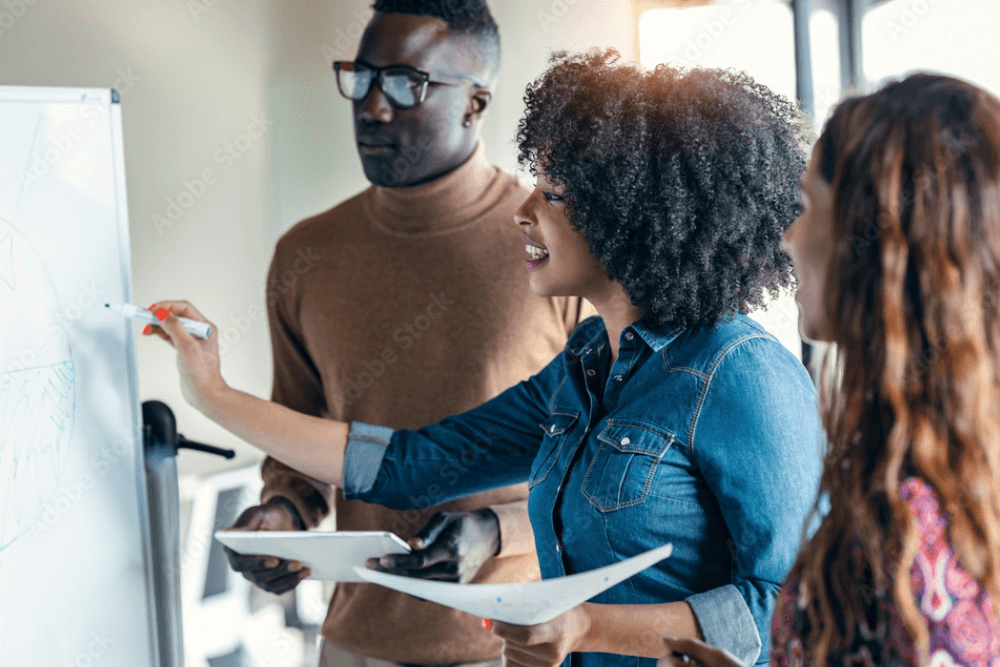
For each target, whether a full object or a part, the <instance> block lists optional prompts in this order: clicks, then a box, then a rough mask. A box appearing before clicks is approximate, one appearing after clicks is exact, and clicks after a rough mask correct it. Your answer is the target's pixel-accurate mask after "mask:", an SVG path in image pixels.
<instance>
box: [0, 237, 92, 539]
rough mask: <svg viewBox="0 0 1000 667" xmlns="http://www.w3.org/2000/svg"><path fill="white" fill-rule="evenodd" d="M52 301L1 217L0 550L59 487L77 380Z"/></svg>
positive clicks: (48, 286) (36, 266) (31, 254)
mask: <svg viewBox="0 0 1000 667" xmlns="http://www.w3.org/2000/svg"><path fill="white" fill-rule="evenodd" d="M60 312H61V310H60V308H59V300H58V297H57V295H56V290H55V286H54V284H53V282H52V278H51V276H50V275H49V272H48V270H47V269H46V267H45V263H44V261H43V260H42V258H41V257H40V256H39V254H38V252H37V251H36V250H35V248H34V246H32V244H31V242H30V241H29V240H28V239H27V238H26V237H25V236H24V235H23V234H21V232H19V231H18V230H17V229H16V228H15V227H14V226H12V225H11V224H10V223H8V222H7V221H6V220H4V219H2V218H0V315H2V317H0V551H3V550H4V549H5V548H7V547H8V546H10V545H11V544H12V543H13V542H14V541H15V540H17V539H18V538H19V537H21V536H22V535H24V534H25V533H26V532H27V531H28V530H29V529H30V528H31V526H32V525H33V524H34V523H35V522H36V521H37V520H38V519H39V517H40V516H41V514H42V513H43V512H44V511H45V508H46V506H47V505H48V503H49V501H50V500H51V499H52V497H53V495H54V494H55V492H56V490H57V489H58V487H59V482H60V478H61V475H62V472H63V468H64V467H65V464H66V460H67V454H68V452H69V448H70V442H71V440H72V436H73V423H74V417H75V414H74V409H75V403H76V391H75V388H76V381H75V376H74V369H73V357H72V353H71V350H70V346H69V340H68V338H67V336H66V332H65V330H64V329H63V327H62V326H61V324H60V315H59V314H60Z"/></svg>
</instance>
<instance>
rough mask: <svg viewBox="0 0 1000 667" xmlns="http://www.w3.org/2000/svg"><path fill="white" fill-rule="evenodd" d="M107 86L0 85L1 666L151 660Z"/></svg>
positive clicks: (138, 664)
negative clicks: (119, 308) (119, 307)
mask: <svg viewBox="0 0 1000 667" xmlns="http://www.w3.org/2000/svg"><path fill="white" fill-rule="evenodd" d="M116 99H117V96H116V95H115V94H114V93H113V92H112V91H109V90H99V89H61V88H24V87H5V86H0V656H2V657H0V663H2V664H3V665H5V666H6V665H11V666H15V665H16V666H21V665H64V664H72V665H84V664H94V665H97V664H100V665H102V666H107V667H145V666H153V665H155V664H156V661H155V659H154V657H153V656H154V655H155V652H154V637H155V623H154V620H153V619H152V616H151V615H152V613H153V612H152V609H153V608H154V606H153V605H152V595H153V592H152V584H151V581H152V576H151V575H152V571H151V563H150V542H149V534H148V530H149V526H148V521H147V519H146V517H147V509H146V491H145V478H144V473H143V469H142V464H143V460H142V438H141V433H142V430H141V423H142V416H141V414H142V413H141V409H140V403H139V393H138V381H137V375H136V365H135V359H136V355H135V331H134V325H133V323H132V322H130V321H127V320H125V319H124V318H122V317H121V316H120V315H116V314H113V313H110V312H109V311H108V310H107V309H105V308H104V307H103V306H104V303H105V302H112V303H114V302H117V303H122V302H129V303H131V301H132V284H131V260H130V247H129V236H128V214H127V206H126V197H125V174H124V157H123V149H122V132H121V110H120V106H119V104H117V103H116V101H115V100H116Z"/></svg>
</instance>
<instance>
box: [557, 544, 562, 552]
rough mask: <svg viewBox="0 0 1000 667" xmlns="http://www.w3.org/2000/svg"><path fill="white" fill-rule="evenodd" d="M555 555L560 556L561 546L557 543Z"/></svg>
mask: <svg viewBox="0 0 1000 667" xmlns="http://www.w3.org/2000/svg"><path fill="white" fill-rule="evenodd" d="M556 553H557V554H561V553H562V545H561V544H559V543H558V542H556Z"/></svg>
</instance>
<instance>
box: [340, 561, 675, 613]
mask: <svg viewBox="0 0 1000 667" xmlns="http://www.w3.org/2000/svg"><path fill="white" fill-rule="evenodd" d="M672 550H673V545H671V544H666V545H664V546H662V547H659V548H657V549H653V550H651V551H647V552H646V553H644V554H639V555H638V556H635V557H633V558H629V559H628V560H623V561H621V562H620V563H615V564H614V565H608V566H607V567H602V568H600V569H597V570H591V571H590V572H583V573H581V574H571V575H569V576H568V577H560V578H558V579H546V580H544V581H528V582H524V583H520V584H452V583H447V582H442V581H425V580H423V579H412V578H410V577H401V576H398V575H394V574H386V573H384V572H376V571H374V570H368V569H366V568H363V567H360V568H357V574H358V576H359V577H360V578H361V579H364V580H365V581H370V582H371V583H373V584H379V585H381V586H385V587H386V588H391V589H393V590H397V591H401V592H403V593H409V594H410V595H412V596H414V597H418V598H422V599H424V600H430V601H431V602H437V603H438V604H443V605H445V606H446V607H451V608H453V609H458V610H459V611H464V612H466V613H469V614H473V615H475V616H481V617H482V618H488V619H491V620H495V621H503V622H504V623H511V624H513V625H535V624H537V623H545V622H546V621H551V620H552V619H553V618H555V617H556V616H559V615H561V614H564V613H566V612H567V611H569V610H570V609H572V608H573V607H575V606H577V605H578V604H580V603H582V602H586V601H587V600H589V599H590V598H592V597H594V596H595V595H598V594H600V593H603V592H604V591H606V590H607V589H609V588H611V587H612V586H614V585H615V584H619V583H621V582H623V581H625V580H626V579H628V578H629V577H631V576H632V575H634V574H638V573H639V572H642V571H643V570H645V569H646V568H647V567H650V566H651V565H655V564H656V563H659V562H660V561H661V560H663V559H664V558H666V557H668V556H669V555H670V552H671V551H672Z"/></svg>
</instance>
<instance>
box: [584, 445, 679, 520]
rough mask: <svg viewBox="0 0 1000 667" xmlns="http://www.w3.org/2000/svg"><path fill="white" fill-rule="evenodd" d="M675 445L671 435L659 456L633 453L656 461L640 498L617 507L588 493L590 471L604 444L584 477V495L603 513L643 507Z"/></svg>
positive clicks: (623, 478) (648, 474)
mask: <svg viewBox="0 0 1000 667" xmlns="http://www.w3.org/2000/svg"><path fill="white" fill-rule="evenodd" d="M673 444H674V436H673V435H671V436H670V438H669V439H668V442H667V446H666V447H665V448H664V450H663V451H662V452H660V454H659V455H658V456H657V455H656V454H649V453H647V452H632V456H635V455H636V454H642V455H643V456H650V457H653V458H654V459H655V460H654V461H653V463H652V464H651V465H650V467H649V472H648V473H647V474H646V483H645V484H644V485H643V487H642V494H641V495H640V496H639V497H638V498H635V499H633V500H627V501H625V502H623V503H617V504H615V505H604V504H603V503H601V502H600V501H599V500H598V499H597V498H595V497H594V496H593V495H592V494H591V493H590V492H588V491H587V479H588V478H589V477H590V471H591V469H593V467H594V463H596V462H597V459H598V457H599V455H600V453H601V450H603V449H604V448H605V447H606V446H607V444H602V445H601V446H600V448H599V449H598V450H597V454H595V455H594V460H593V461H591V462H590V466H589V467H588V468H587V474H586V475H584V477H583V485H582V488H581V490H582V491H583V495H585V496H586V497H587V498H588V499H589V500H590V501H591V502H592V503H594V506H595V507H596V508H597V509H599V510H601V511H602V512H614V511H617V510H621V509H625V508H627V507H635V506H636V505H641V504H642V503H644V502H646V499H647V498H648V497H649V490H650V487H651V486H652V485H653V477H654V476H655V475H656V468H657V466H658V465H660V461H661V460H663V457H664V456H665V455H666V453H667V450H668V449H670V447H671V445H673ZM612 447H613V445H612ZM626 474H627V473H626ZM624 481H625V477H622V482H624ZM618 488H619V490H621V486H619V487H618Z"/></svg>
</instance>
